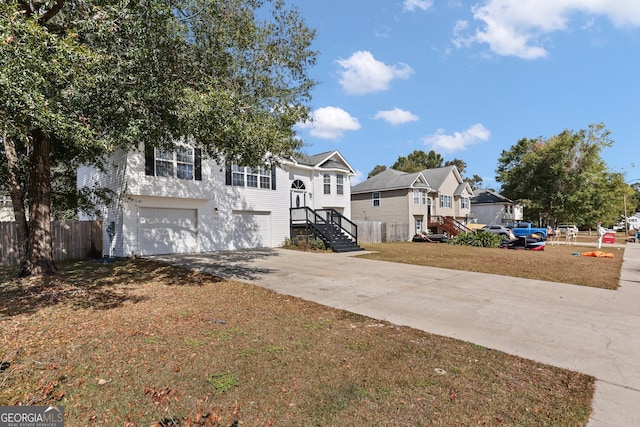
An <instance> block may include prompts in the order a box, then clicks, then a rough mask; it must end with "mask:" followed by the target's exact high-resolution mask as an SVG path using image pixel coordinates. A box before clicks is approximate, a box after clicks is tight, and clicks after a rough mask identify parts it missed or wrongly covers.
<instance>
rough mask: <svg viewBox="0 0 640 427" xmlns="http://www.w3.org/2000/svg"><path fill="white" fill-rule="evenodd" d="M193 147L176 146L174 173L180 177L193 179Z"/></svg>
mask: <svg viewBox="0 0 640 427" xmlns="http://www.w3.org/2000/svg"><path fill="white" fill-rule="evenodd" d="M194 160H195V159H194V155H193V148H188V147H178V149H177V150H176V165H177V169H176V175H177V177H178V178H180V179H193V166H194Z"/></svg>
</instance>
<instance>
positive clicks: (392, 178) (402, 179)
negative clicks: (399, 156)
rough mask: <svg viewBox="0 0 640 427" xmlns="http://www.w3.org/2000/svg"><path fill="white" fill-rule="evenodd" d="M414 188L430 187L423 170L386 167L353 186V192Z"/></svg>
mask: <svg viewBox="0 0 640 427" xmlns="http://www.w3.org/2000/svg"><path fill="white" fill-rule="evenodd" d="M414 188H424V189H425V190H426V189H429V184H428V181H427V180H426V179H425V177H424V175H423V174H422V172H413V173H407V172H402V171H399V170H395V169H386V170H385V171H384V172H380V173H379V174H377V175H374V176H372V177H371V178H369V179H367V180H366V181H363V182H361V183H359V184H357V185H354V186H353V187H351V194H358V193H370V192H374V191H389V190H399V189H414Z"/></svg>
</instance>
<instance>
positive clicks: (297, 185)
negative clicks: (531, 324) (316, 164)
mask: <svg viewBox="0 0 640 427" xmlns="http://www.w3.org/2000/svg"><path fill="white" fill-rule="evenodd" d="M291 189H292V190H304V189H305V186H304V182H302V181H300V180H299V179H296V180H295V181H293V184H291Z"/></svg>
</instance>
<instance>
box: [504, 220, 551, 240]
mask: <svg viewBox="0 0 640 427" xmlns="http://www.w3.org/2000/svg"><path fill="white" fill-rule="evenodd" d="M507 228H510V229H511V231H513V235H514V236H516V237H520V236H530V235H532V234H541V235H543V236H544V237H545V238H546V237H547V229H546V228H536V227H533V224H531V223H530V222H513V223H510V224H507Z"/></svg>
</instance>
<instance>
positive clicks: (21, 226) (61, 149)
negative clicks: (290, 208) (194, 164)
mask: <svg viewBox="0 0 640 427" xmlns="http://www.w3.org/2000/svg"><path fill="white" fill-rule="evenodd" d="M313 37H314V32H313V31H312V30H311V29H309V28H308V27H307V26H306V25H305V24H304V22H303V20H302V18H301V16H300V14H299V13H298V11H297V10H295V9H291V8H288V7H287V6H286V5H285V4H284V3H283V2H282V1H280V0H272V1H268V0H264V1H261V0H129V1H126V0H125V1H122V0H95V1H91V0H40V1H29V0H8V1H3V2H2V3H0V138H1V139H2V143H3V145H2V147H3V148H2V150H1V151H0V160H2V164H3V166H2V167H1V168H0V174H2V178H3V179H2V185H4V186H5V189H6V190H7V191H9V193H10V195H11V199H12V202H13V206H14V213H15V217H16V222H17V224H18V230H19V249H20V258H21V271H20V274H21V275H23V276H25V275H40V274H47V273H55V272H56V267H55V265H54V263H53V259H52V251H51V228H50V221H51V198H52V169H53V170H55V168H56V166H61V165H64V167H65V168H66V170H69V168H71V169H73V168H74V167H75V166H77V165H80V164H96V165H99V164H100V163H101V162H102V161H103V160H104V159H105V158H106V156H108V155H109V154H110V153H113V152H114V151H115V150H119V149H121V150H127V151H128V150H133V149H137V148H138V147H140V146H141V144H145V145H147V146H155V147H161V148H164V149H171V147H172V146H173V144H174V143H175V142H176V141H179V140H184V139H188V140H189V141H190V143H191V144H193V145H195V146H197V147H198V148H201V149H202V151H203V153H204V154H205V155H207V156H209V157H211V158H214V159H216V160H220V159H222V158H225V159H232V160H234V161H235V162H238V163H242V164H246V165H250V166H257V165H259V164H267V163H269V162H275V161H277V160H276V159H277V158H279V157H282V156H287V155H290V154H291V153H293V152H294V151H295V150H297V149H298V148H299V147H300V145H301V143H300V141H299V140H298V139H297V138H296V137H295V134H294V131H293V130H292V129H293V125H294V124H295V123H298V122H301V121H304V120H305V119H307V117H308V112H309V109H308V106H307V103H308V101H309V99H310V91H311V89H312V88H313V86H314V84H315V82H314V81H313V80H311V79H310V78H309V77H308V74H307V73H308V69H309V67H310V66H312V65H313V64H314V63H315V58H316V53H315V52H314V51H312V50H311V48H310V46H311V42H312V40H313ZM53 179H55V176H53ZM27 215H28V220H27Z"/></svg>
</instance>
